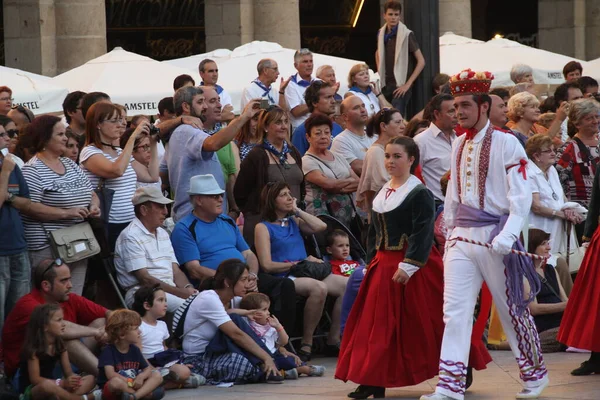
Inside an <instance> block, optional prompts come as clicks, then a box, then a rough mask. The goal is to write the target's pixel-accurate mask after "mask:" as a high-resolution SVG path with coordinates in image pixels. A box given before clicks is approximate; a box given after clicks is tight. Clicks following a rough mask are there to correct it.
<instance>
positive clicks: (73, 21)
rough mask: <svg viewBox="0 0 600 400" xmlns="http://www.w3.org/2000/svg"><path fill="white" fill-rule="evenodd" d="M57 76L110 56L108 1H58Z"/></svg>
mask: <svg viewBox="0 0 600 400" xmlns="http://www.w3.org/2000/svg"><path fill="white" fill-rule="evenodd" d="M54 7H55V15H56V64H57V73H59V74H60V73H63V72H65V71H68V70H70V69H73V68H75V67H78V66H80V65H81V64H84V63H86V62H87V61H89V60H91V59H93V58H96V57H99V56H101V55H102V54H105V53H106V6H105V4H104V0H54Z"/></svg>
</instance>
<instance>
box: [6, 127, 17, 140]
mask: <svg viewBox="0 0 600 400" xmlns="http://www.w3.org/2000/svg"><path fill="white" fill-rule="evenodd" d="M6 134H7V135H8V137H9V138H11V139H12V138H14V137H15V136H19V130H18V129H9V130H7V131H6Z"/></svg>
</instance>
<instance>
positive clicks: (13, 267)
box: [0, 125, 31, 331]
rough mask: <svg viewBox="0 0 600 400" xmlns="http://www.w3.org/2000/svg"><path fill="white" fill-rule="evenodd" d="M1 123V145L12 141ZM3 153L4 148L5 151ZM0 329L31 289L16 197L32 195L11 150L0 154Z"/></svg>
mask: <svg viewBox="0 0 600 400" xmlns="http://www.w3.org/2000/svg"><path fill="white" fill-rule="evenodd" d="M9 140H10V139H9V138H8V135H7V134H6V131H5V130H4V127H2V126H1V125H0V149H5V148H6V147H7V146H8V142H9ZM2 154H4V152H3V153H2ZM0 165H1V166H2V167H1V169H0V331H1V330H2V325H3V323H4V319H5V317H6V316H7V315H8V313H10V311H11V310H12V308H13V307H14V305H15V303H16V302H17V300H19V298H20V297H21V296H24V295H26V294H27V293H29V288H30V285H31V283H30V276H31V267H30V264H29V255H28V253H27V242H26V241H25V231H24V229H23V221H22V220H21V214H19V211H18V210H17V209H16V208H15V207H14V204H13V202H15V200H16V199H23V200H24V199H29V188H28V187H27V183H26V182H25V178H23V174H22V173H21V169H20V168H19V167H18V166H16V164H15V161H14V159H13V157H12V155H11V154H8V153H6V156H4V155H0Z"/></svg>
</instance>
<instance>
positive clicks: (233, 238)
mask: <svg viewBox="0 0 600 400" xmlns="http://www.w3.org/2000/svg"><path fill="white" fill-rule="evenodd" d="M224 193H225V191H224V190H223V189H221V187H220V186H219V184H218V183H217V181H216V180H215V178H214V177H213V176H212V175H210V174H208V175H197V176H194V177H192V179H191V180H190V190H189V191H188V194H189V196H190V202H191V204H192V205H193V207H194V210H193V211H192V213H191V214H189V215H187V216H186V217H184V218H182V219H181V220H180V221H179V222H177V224H176V225H175V229H174V230H173V233H172V234H171V242H172V244H173V250H175V256H176V257H177V261H178V262H179V265H180V267H181V269H182V270H183V271H184V272H185V273H186V275H187V276H188V278H189V279H190V281H191V282H193V283H197V282H198V281H201V280H203V279H206V278H210V277H212V276H214V275H215V271H216V270H217V267H218V266H219V264H221V263H222V262H223V261H225V260H227V259H230V258H237V259H240V260H242V261H244V262H245V263H246V264H248V267H249V268H250V278H249V281H250V282H251V287H250V288H249V291H260V292H261V293H264V294H266V295H267V296H269V298H270V299H271V312H272V313H273V314H275V316H276V317H277V318H278V319H279V320H280V321H281V323H282V324H283V326H284V327H286V329H287V330H290V329H292V328H293V323H294V321H295V316H296V289H295V287H294V282H293V281H292V280H290V279H288V278H277V277H274V276H271V275H269V274H265V273H262V272H261V273H260V274H259V266H258V259H257V258H256V255H255V254H254V253H253V252H252V250H251V249H250V247H249V246H248V244H247V243H246V241H245V240H244V238H243V236H242V234H241V232H240V230H239V228H238V227H237V225H236V224H235V222H234V221H233V219H231V218H230V217H229V216H227V215H225V214H223V194H224ZM257 280H258V282H257Z"/></svg>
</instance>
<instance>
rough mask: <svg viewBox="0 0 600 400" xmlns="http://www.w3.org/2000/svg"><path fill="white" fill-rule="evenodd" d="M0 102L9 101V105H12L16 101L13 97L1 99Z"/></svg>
mask: <svg viewBox="0 0 600 400" xmlns="http://www.w3.org/2000/svg"><path fill="white" fill-rule="evenodd" d="M0 101H8V102H9V103H12V102H13V101H15V99H13V98H11V97H0Z"/></svg>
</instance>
